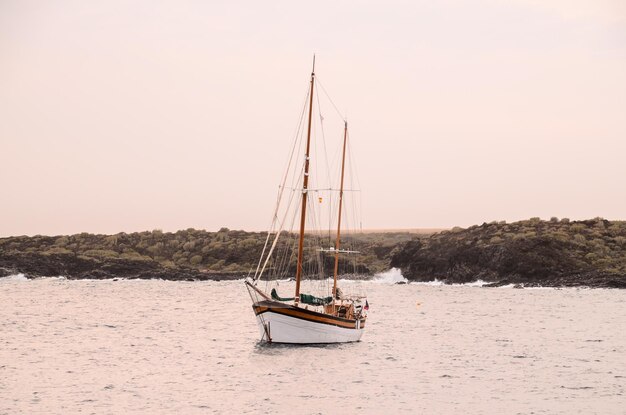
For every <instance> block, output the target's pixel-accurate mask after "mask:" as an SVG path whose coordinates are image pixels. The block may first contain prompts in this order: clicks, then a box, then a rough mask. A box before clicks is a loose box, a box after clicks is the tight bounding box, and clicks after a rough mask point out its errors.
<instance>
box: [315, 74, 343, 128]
mask: <svg viewBox="0 0 626 415" xmlns="http://www.w3.org/2000/svg"><path fill="white" fill-rule="evenodd" d="M315 80H316V81H317V84H318V85H319V86H320V87H321V88H322V91H324V95H326V98H328V100H329V101H330V103H331V104H332V105H333V107H334V108H335V111H337V114H339V117H340V118H341V120H342V121H343V122H345V121H346V117H344V116H343V114H341V111H339V108H337V106H336V105H335V103H334V102H333V100H332V98H331V97H330V95H329V94H328V92H326V88H324V85H323V84H322V82H321V81H320V78H319V77H318V76H316V77H315Z"/></svg>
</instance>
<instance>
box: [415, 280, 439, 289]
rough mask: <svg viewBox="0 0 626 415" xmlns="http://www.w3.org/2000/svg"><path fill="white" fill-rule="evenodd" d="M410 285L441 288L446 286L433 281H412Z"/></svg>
mask: <svg viewBox="0 0 626 415" xmlns="http://www.w3.org/2000/svg"><path fill="white" fill-rule="evenodd" d="M411 285H425V286H428V287H441V286H442V285H446V284H445V283H444V282H443V281H439V280H438V279H434V280H432V281H412V282H411Z"/></svg>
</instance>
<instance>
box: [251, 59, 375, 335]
mask: <svg viewBox="0 0 626 415" xmlns="http://www.w3.org/2000/svg"><path fill="white" fill-rule="evenodd" d="M307 89H308V92H307V97H306V98H305V105H304V107H303V110H302V113H301V118H300V124H299V125H300V126H301V127H302V128H300V126H299V128H298V130H297V131H301V133H300V135H299V136H300V137H302V139H301V142H302V141H304V135H305V134H304V131H305V129H304V123H303V120H304V114H305V113H306V112H308V120H307V128H306V144H305V145H304V146H303V147H304V148H305V151H304V157H302V158H300V159H299V160H300V162H301V163H293V162H292V161H293V156H294V152H296V153H297V151H296V150H297V149H301V147H302V146H301V145H298V144H297V143H294V146H293V149H292V153H291V158H290V160H289V164H288V166H287V171H288V172H289V171H290V167H291V166H292V165H293V166H294V169H293V171H294V172H295V174H294V177H295V179H292V183H294V184H296V185H295V186H294V187H291V188H290V187H288V186H287V184H286V183H287V179H288V177H289V173H286V174H285V176H284V177H283V181H282V184H281V186H279V194H278V199H277V202H276V208H275V211H274V215H273V220H272V225H271V226H270V230H269V231H268V233H267V239H266V241H265V245H264V247H263V252H262V254H261V257H260V258H259V261H258V265H257V267H256V270H255V272H254V275H249V276H248V277H247V278H246V280H245V286H246V288H247V290H248V293H249V295H250V298H251V299H252V309H253V311H254V315H255V318H256V321H257V325H258V328H259V333H260V336H261V341H262V342H269V343H293V344H318V343H347V342H356V341H359V340H360V339H361V336H362V335H363V333H364V331H365V323H366V319H367V312H368V308H369V304H368V303H367V299H366V297H365V295H363V294H362V293H348V291H349V290H346V289H343V290H342V289H341V288H340V287H339V286H338V274H339V266H340V262H341V263H342V265H345V264H348V263H350V261H348V260H345V259H344V260H341V258H342V257H343V256H344V255H345V256H347V255H350V254H358V251H356V250H352V249H349V248H348V249H345V247H342V239H341V235H342V214H344V216H346V215H345V210H344V195H345V193H347V192H350V191H354V189H345V188H344V179H345V173H346V149H347V147H348V123H347V121H346V120H345V118H343V119H342V121H343V131H342V136H343V143H342V146H341V148H342V150H341V161H340V172H341V175H340V181H339V188H338V189H334V188H332V187H328V188H326V189H315V188H313V187H311V181H310V179H311V177H312V171H311V167H312V164H313V163H312V157H313V155H312V152H311V150H312V148H311V129H312V124H313V107H314V95H315V91H316V75H315V57H313V70H312V71H311V79H310V85H309V87H308V88H307ZM322 89H323V90H324V87H323V86H322ZM324 92H325V90H324ZM307 100H308V108H307V105H306V102H307ZM331 102H332V101H331ZM318 104H319V97H318ZM333 106H334V104H333ZM334 108H335V109H336V106H334ZM306 110H308V111H306ZM319 116H320V117H319V118H320V120H321V121H323V119H324V118H323V117H322V115H321V110H320V114H319ZM321 131H322V132H323V129H322V130H321ZM298 134H299V133H296V137H298ZM296 141H297V140H296ZM301 142H300V144H302V143H301ZM296 157H298V156H296ZM316 165H317V164H316ZM300 183H301V187H300V186H299V184H300ZM290 190H291V192H292V195H293V197H292V198H291V199H289V198H288V197H287V198H286V197H285V193H286V192H289V191H290ZM324 190H325V191H327V192H329V193H334V194H335V195H336V196H338V203H336V204H334V205H333V204H331V205H330V206H331V208H329V212H330V213H336V216H335V218H336V228H332V229H336V232H334V235H332V236H334V244H333V245H332V246H330V247H329V248H323V247H321V246H317V247H316V246H315V243H317V242H319V241H323V240H324V238H325V236H323V235H325V232H318V233H317V234H315V232H311V231H307V230H306V225H307V222H309V219H311V220H312V221H313V222H315V220H317V219H319V217H318V216H317V215H316V214H315V212H311V213H310V212H309V210H311V209H313V210H314V208H315V207H317V206H316V205H318V202H319V205H321V204H322V202H323V197H315V196H314V195H315V194H316V193H317V194H319V193H320V192H321V191H324ZM337 191H338V193H337ZM284 199H289V200H288V202H287V205H289V206H292V205H293V204H294V203H295V204H296V206H295V212H296V213H295V214H294V215H293V216H289V215H288V214H287V213H286V212H287V211H288V209H285V214H284V215H280V214H279V212H281V203H282V202H284ZM292 202H293V203H292ZM283 204H284V203H283ZM292 207H293V206H292ZM307 208H309V209H307ZM298 211H299V212H298ZM298 213H299V230H298V231H297V232H295V229H294V231H293V232H290V231H288V230H286V224H287V223H288V222H289V219H290V218H292V221H291V223H292V227H293V228H295V226H296V223H297V222H298V221H297V214H298ZM307 214H309V215H308V216H307ZM329 216H330V214H329ZM346 221H347V220H346ZM318 222H319V220H318ZM318 225H319V223H318ZM290 236H291V237H293V240H294V243H293V245H290V244H289V243H287V242H285V243H283V244H282V245H281V244H280V243H279V241H280V239H281V238H286V239H288V238H289V237H290ZM332 236H331V228H328V237H329V238H328V240H329V245H330V243H332ZM309 240H311V241H313V245H310V244H309V245H310V246H307V248H306V249H305V245H306V241H309ZM290 246H293V248H292V249H290ZM296 246H297V248H296ZM278 251H281V252H283V254H284V255H283V259H274V257H273V254H276V253H277V252H278ZM305 251H306V252H307V253H308V254H311V255H312V256H314V257H316V258H317V259H312V260H305ZM294 256H295V269H294V268H293V267H292V266H289V263H290V258H291V259H292V260H293V259H294V258H293V257H294ZM285 257H286V258H287V259H285ZM327 259H329V260H327ZM331 261H332V263H333V264H332V278H330V277H329V276H327V271H329V270H328V268H331V266H330V263H331ZM272 264H273V266H272ZM325 265H326V266H325ZM268 270H272V271H273V274H274V276H275V277H276V278H279V279H280V278H283V283H282V285H287V286H289V288H292V287H291V282H293V281H292V275H293V274H295V276H294V277H293V279H295V287H293V288H292V289H293V290H294V291H293V295H292V296H285V297H282V296H281V295H280V294H279V293H278V289H280V288H281V286H280V280H276V283H275V284H274V287H273V288H271V290H270V285H269V284H268V283H266V287H265V289H263V288H262V284H261V283H260V281H262V277H263V276H264V275H265V274H266V273H267V271H268ZM292 273H293V274H292ZM328 273H329V272H328ZM250 274H251V273H250ZM313 276H318V277H320V278H319V280H317V281H318V284H317V285H315V284H309V285H310V286H311V287H310V288H311V289H313V288H315V287H317V291H316V292H315V293H311V292H309V293H306V292H303V291H304V290H303V289H302V288H303V283H304V282H305V281H306V282H309V280H311V281H313V279H312V278H311V277H313ZM305 277H306V280H305ZM270 280H271V279H268V280H267V281H270ZM349 288H350V287H349ZM268 291H269V292H268ZM320 293H321V294H320Z"/></svg>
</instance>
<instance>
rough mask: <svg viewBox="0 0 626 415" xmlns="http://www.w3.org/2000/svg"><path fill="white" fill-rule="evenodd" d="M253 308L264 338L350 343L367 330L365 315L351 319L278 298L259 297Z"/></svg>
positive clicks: (271, 339)
mask: <svg viewBox="0 0 626 415" xmlns="http://www.w3.org/2000/svg"><path fill="white" fill-rule="evenodd" d="M252 308H253V309H254V313H255V315H256V319H257V323H258V326H259V331H260V333H261V339H262V341H267V342H272V343H293V344H317V343H349V342H356V341H359V340H360V339H361V336H362V335H363V333H364V331H365V318H362V319H360V320H352V319H345V318H341V317H334V316H331V315H328V314H323V313H319V312H316V311H312V310H307V309H304V308H300V307H295V306H292V305H288V304H284V303H280V302H276V301H259V302H257V303H254V304H253V306H252Z"/></svg>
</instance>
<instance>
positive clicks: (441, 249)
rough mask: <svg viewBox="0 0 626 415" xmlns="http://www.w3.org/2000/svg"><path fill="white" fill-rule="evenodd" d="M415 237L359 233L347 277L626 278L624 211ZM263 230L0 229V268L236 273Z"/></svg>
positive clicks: (52, 273) (531, 281)
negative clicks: (7, 233)
mask: <svg viewBox="0 0 626 415" xmlns="http://www.w3.org/2000/svg"><path fill="white" fill-rule="evenodd" d="M412 238H413V239H410V240H409V239H408V238H407V236H406V235H405V234H394V233H388V234H385V235H378V234H370V235H368V234H365V235H363V236H361V239H360V240H359V241H357V242H358V243H359V244H360V247H361V250H362V252H364V255H363V256H364V258H365V259H366V260H367V261H369V262H366V263H368V264H369V265H371V266H372V268H368V267H363V269H361V270H357V272H360V274H358V275H349V274H345V273H343V272H340V273H342V274H343V275H342V278H344V279H371V278H372V277H373V276H374V275H375V273H376V272H378V271H380V270H381V266H382V267H383V268H382V269H385V268H386V269H388V268H391V267H395V268H399V269H400V270H401V271H402V275H403V276H404V277H405V278H407V279H408V280H409V281H417V282H429V281H435V280H437V281H441V282H443V283H446V284H466V283H472V282H475V281H478V280H480V281H484V282H486V284H485V285H483V286H485V287H498V286H505V285H511V284H512V285H516V286H519V287H538V286H543V287H592V288H626V222H624V221H607V220H604V219H601V218H596V219H592V220H587V221H576V222H570V221H569V220H566V219H563V220H557V219H556V218H553V219H552V220H550V221H542V220H539V219H538V218H533V219H530V220H527V221H519V222H514V223H510V224H508V223H506V222H491V223H484V224H482V225H480V226H472V227H470V228H467V229H462V228H454V229H452V230H448V231H442V232H438V233H436V234H432V235H420V236H419V237H412ZM262 240H263V239H262V234H254V233H247V232H244V231H229V230H221V231H220V232H217V233H208V232H205V231H196V230H186V231H179V232H177V233H175V234H163V233H161V232H160V231H152V232H144V233H138V234H119V235H91V234H79V235H71V236H56V237H47V236H35V237H10V238H0V277H6V276H9V275H16V274H23V275H24V276H25V277H26V278H40V277H56V276H63V277H65V278H67V279H70V280H78V279H115V278H123V279H162V280H170V281H207V280H212V281H226V280H237V279H242V278H245V276H246V275H247V270H248V269H251V268H254V267H255V266H256V259H255V258H257V255H258V252H259V251H260V249H261V247H262V246H260V244H259V241H262ZM374 265H375V266H374ZM293 267H295V264H292V267H291V268H288V270H287V272H290V271H289V270H293V269H292V268H293ZM294 269H295V268H294ZM243 270H246V271H243ZM291 275H292V273H291V274H288V275H285V276H284V278H285V279H288V278H289V277H290V276H291Z"/></svg>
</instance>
